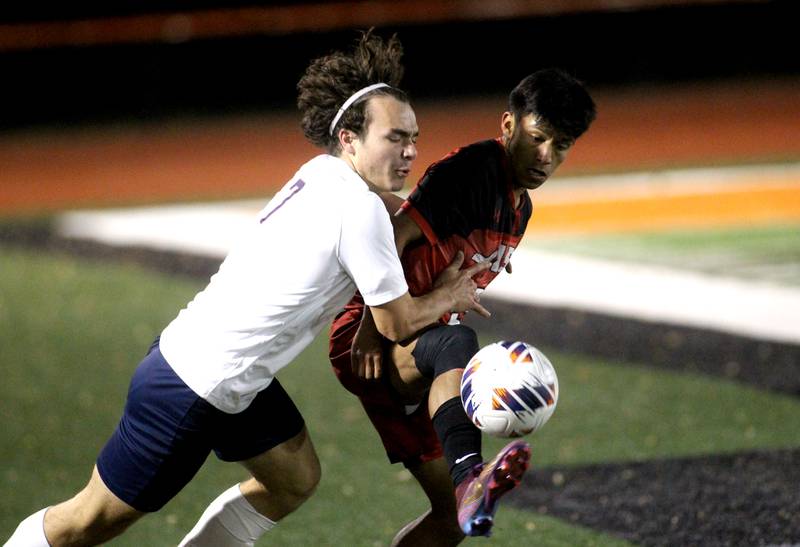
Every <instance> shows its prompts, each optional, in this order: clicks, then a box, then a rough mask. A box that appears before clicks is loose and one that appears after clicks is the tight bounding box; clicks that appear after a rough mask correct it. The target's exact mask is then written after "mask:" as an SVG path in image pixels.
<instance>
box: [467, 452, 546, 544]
mask: <svg viewBox="0 0 800 547" xmlns="http://www.w3.org/2000/svg"><path fill="white" fill-rule="evenodd" d="M530 459H531V447H530V445H529V444H528V443H526V442H525V441H520V440H517V441H513V442H511V443H509V444H507V445H506V446H505V447H504V448H503V449H502V450H501V451H500V452H499V453H498V454H497V456H495V457H494V459H493V460H492V461H490V462H489V463H485V464H484V463H481V464H478V465H476V466H475V467H474V468H473V469H472V476H470V477H467V478H466V479H464V480H463V481H461V482H460V483H459V485H458V486H457V487H456V504H457V506H458V524H459V526H461V530H462V531H463V532H464V534H466V535H468V536H489V535H491V532H492V524H494V513H495V511H497V503H498V500H499V499H500V497H501V496H502V495H503V494H505V493H506V492H508V491H510V490H512V489H513V488H514V487H516V486H517V485H518V484H519V483H520V481H521V480H522V475H524V474H525V471H526V470H527V469H528V462H529V461H530Z"/></svg>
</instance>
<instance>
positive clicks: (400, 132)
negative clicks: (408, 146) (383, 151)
mask: <svg viewBox="0 0 800 547" xmlns="http://www.w3.org/2000/svg"><path fill="white" fill-rule="evenodd" d="M389 132H390V133H392V134H393V135H399V136H400V137H406V138H409V137H418V136H419V130H417V131H415V132H413V133H412V132H411V131H406V130H405V129H398V128H396V127H394V128H392V129H391V130H390V131H389Z"/></svg>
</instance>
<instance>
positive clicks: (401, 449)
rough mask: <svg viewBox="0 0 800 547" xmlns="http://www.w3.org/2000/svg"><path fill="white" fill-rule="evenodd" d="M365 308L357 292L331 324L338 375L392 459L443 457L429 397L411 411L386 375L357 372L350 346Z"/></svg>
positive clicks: (413, 461)
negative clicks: (372, 376) (369, 376)
mask: <svg viewBox="0 0 800 547" xmlns="http://www.w3.org/2000/svg"><path fill="white" fill-rule="evenodd" d="M363 309H364V308H363V304H361V303H360V295H356V298H354V299H353V301H351V302H350V303H349V304H348V305H347V307H346V308H345V310H344V311H343V312H342V313H340V314H339V315H338V316H337V317H336V319H335V320H334V321H333V325H332V326H331V335H330V347H329V356H330V360H331V364H332V365H333V371H334V372H335V373H336V377H337V378H339V381H340V382H341V383H342V385H343V386H344V387H345V388H346V389H347V390H348V391H349V392H351V393H353V394H355V395H356V396H357V397H358V398H359V400H360V401H361V405H362V406H363V407H364V410H366V411H367V416H369V419H370V421H372V425H373V426H374V427H375V429H376V430H377V431H378V434H379V435H380V437H381V441H382V442H383V446H384V448H385V450H386V454H387V456H389V461H390V462H392V463H398V462H402V463H403V464H405V465H406V466H414V465H416V464H418V463H423V462H427V461H430V460H435V459H437V458H440V457H442V445H441V443H440V442H439V438H438V437H437V435H436V431H435V430H434V429H433V424H432V423H431V418H430V416H429V415H428V405H427V399H426V400H424V401H423V402H422V404H420V405H419V407H418V408H417V409H416V410H414V411H413V412H412V413H411V414H407V413H406V405H405V404H404V403H403V401H401V400H399V398H398V397H397V396H396V395H395V392H394V390H393V389H392V388H391V386H390V385H389V383H388V377H387V376H386V375H384V376H383V377H382V379H380V380H364V379H362V378H359V377H358V376H357V375H355V374H353V372H352V369H351V367H350V346H351V345H352V343H353V337H354V336H355V334H356V330H358V326H359V324H360V323H361V315H362V313H363Z"/></svg>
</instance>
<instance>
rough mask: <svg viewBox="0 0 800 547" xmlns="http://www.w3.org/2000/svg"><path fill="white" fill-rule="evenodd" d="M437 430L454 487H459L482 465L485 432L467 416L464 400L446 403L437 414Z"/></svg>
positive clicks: (434, 418)
mask: <svg viewBox="0 0 800 547" xmlns="http://www.w3.org/2000/svg"><path fill="white" fill-rule="evenodd" d="M432 421H433V428H434V429H435V430H436V434H437V435H438V436H439V440H440V441H441V442H442V447H444V457H445V459H446V460H447V464H448V465H449V466H450V476H451V477H452V478H453V484H455V485H458V484H459V483H460V482H461V481H462V480H464V478H465V477H466V476H467V474H468V473H469V471H470V470H471V469H472V468H473V467H474V466H475V464H478V463H481V462H482V461H483V457H482V456H481V430H480V429H478V428H477V427H475V424H473V423H472V421H471V420H470V419H469V418H468V417H467V414H466V412H464V407H463V406H461V398H460V397H453V398H452V399H450V400H448V401H445V402H444V403H443V404H442V405H441V406H440V407H439V409H438V410H437V411H436V413H435V414H434V415H433V420H432Z"/></svg>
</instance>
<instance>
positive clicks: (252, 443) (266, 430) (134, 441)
mask: <svg viewBox="0 0 800 547" xmlns="http://www.w3.org/2000/svg"><path fill="white" fill-rule="evenodd" d="M303 426H304V422H303V417H302V416H301V415H300V411H298V410H297V407H296V406H295V405H294V403H293V402H292V400H291V398H290V397H289V395H288V394H287V393H286V391H284V389H283V387H281V385H280V384H279V383H278V380H277V379H273V380H272V383H270V385H269V386H268V387H267V388H266V389H264V390H263V391H261V392H260V393H259V394H258V395H257V396H256V398H255V399H254V400H253V402H252V403H251V404H250V406H248V407H247V408H246V409H245V410H244V411H242V412H240V413H238V414H227V413H225V412H222V411H221V410H219V409H217V408H216V407H214V406H212V405H211V404H210V403H208V402H207V401H206V400H205V399H203V398H201V397H200V396H198V395H197V394H196V393H195V392H194V391H192V390H191V389H190V388H189V387H188V386H187V385H186V384H185V383H183V381H182V380H181V379H180V378H179V377H178V375H177V374H175V372H174V371H173V370H172V368H171V367H170V366H169V364H168V363H167V361H166V360H165V359H164V357H163V355H161V351H160V350H159V349H158V345H157V344H154V345H153V348H151V351H150V353H149V354H148V355H147V356H146V357H145V358H144V360H142V362H141V363H140V364H139V367H138V368H137V369H136V372H135V373H134V375H133V378H132V379H131V384H130V389H129V391H128V401H127V403H126V404H125V411H124V413H123V415H122V419H121V420H120V422H119V425H118V426H117V429H116V430H115V431H114V434H113V435H112V436H111V439H109V441H108V443H106V445H105V447H103V450H102V451H101V452H100V456H99V457H98V458H97V469H98V471H99V473H100V477H101V478H102V479H103V482H104V483H105V485H106V486H107V487H108V488H109V489H110V490H111V491H112V492H113V493H114V494H115V495H116V496H117V497H118V498H119V499H121V500H122V501H124V502H125V503H127V504H128V505H130V506H131V507H133V508H134V509H137V510H139V511H143V512H153V511H158V510H159V509H161V507H163V506H164V504H166V503H167V502H168V501H169V500H170V499H172V498H173V497H174V496H175V495H176V494H177V493H178V492H180V490H181V489H182V488H183V487H184V486H185V485H186V484H187V483H188V482H189V481H190V480H191V479H192V477H194V475H195V474H196V473H197V471H198V470H199V469H200V467H201V466H202V465H203V462H205V460H206V458H207V457H208V454H209V453H210V452H211V451H212V450H213V451H214V452H215V453H216V454H217V457H218V458H219V459H221V460H223V461H242V460H246V459H248V458H252V457H254V456H257V455H259V454H261V453H263V452H265V451H267V450H269V449H270V448H273V447H275V446H277V445H279V444H281V443H283V442H284V441H287V440H289V439H291V438H292V437H294V436H295V435H297V434H298V433H300V431H301V430H302V429H303Z"/></svg>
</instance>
